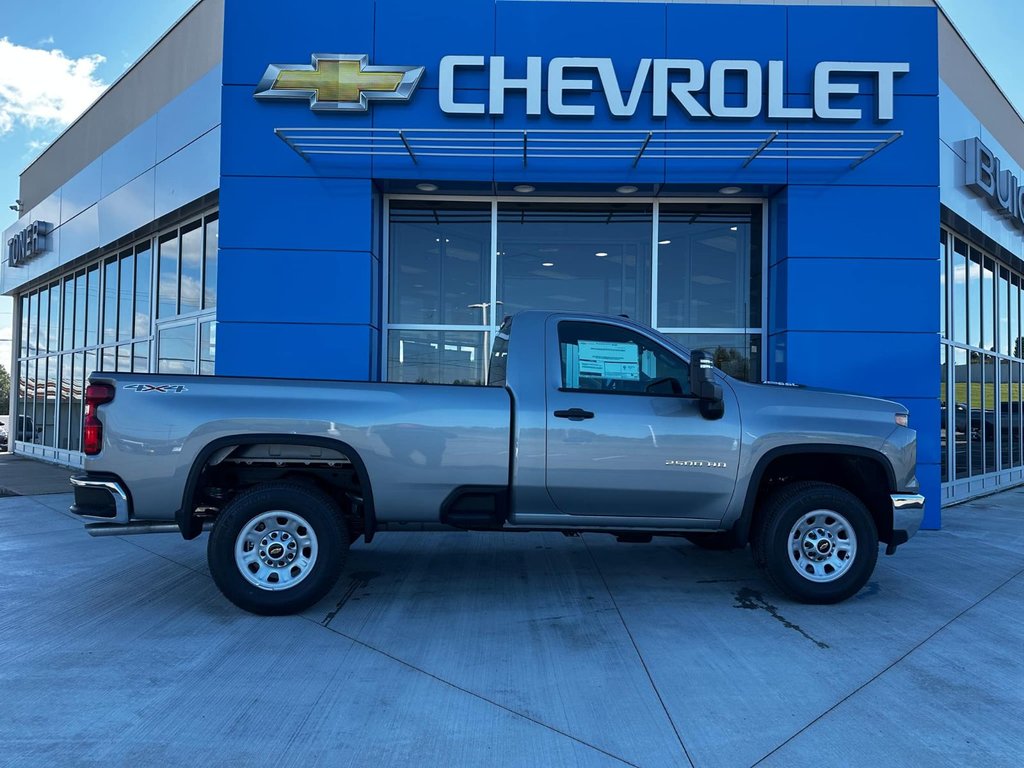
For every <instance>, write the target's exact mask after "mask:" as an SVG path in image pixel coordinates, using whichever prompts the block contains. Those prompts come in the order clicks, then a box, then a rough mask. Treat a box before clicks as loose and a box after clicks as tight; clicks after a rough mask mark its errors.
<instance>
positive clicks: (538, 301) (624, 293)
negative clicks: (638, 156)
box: [495, 203, 653, 323]
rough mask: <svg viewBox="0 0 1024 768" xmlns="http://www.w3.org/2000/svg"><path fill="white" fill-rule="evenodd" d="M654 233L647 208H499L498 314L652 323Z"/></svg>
mask: <svg viewBox="0 0 1024 768" xmlns="http://www.w3.org/2000/svg"><path fill="white" fill-rule="evenodd" d="M652 234H653V224H652V209H651V207H650V206H648V205H624V204H613V205H609V204H600V205H591V204H577V203H574V204H565V205H558V204H545V203H500V204H499V205H498V246H497V250H498V301H499V302H501V304H502V306H501V310H500V311H501V314H503V315H508V314H513V313H515V312H518V311H519V310H522V309H551V310H569V311H583V312H598V313H602V314H607V315H619V314H625V315H628V316H629V317H630V318H632V319H634V320H638V321H640V322H642V323H649V322H650V319H651V318H650V303H651V302H650V285H651V237H652ZM495 314H496V315H497V313H495Z"/></svg>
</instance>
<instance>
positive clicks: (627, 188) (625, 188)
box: [615, 184, 639, 195]
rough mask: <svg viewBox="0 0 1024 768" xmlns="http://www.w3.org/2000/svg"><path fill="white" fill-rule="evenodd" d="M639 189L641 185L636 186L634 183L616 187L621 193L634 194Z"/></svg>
mask: <svg viewBox="0 0 1024 768" xmlns="http://www.w3.org/2000/svg"><path fill="white" fill-rule="evenodd" d="M637 189H639V187H634V186H633V185H632V184H623V185H622V186H621V187H616V188H615V191H616V192H618V193H619V194H620V195H632V194H633V193H634V192H636V191H637Z"/></svg>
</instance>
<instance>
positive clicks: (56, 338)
mask: <svg viewBox="0 0 1024 768" xmlns="http://www.w3.org/2000/svg"><path fill="white" fill-rule="evenodd" d="M48 349H49V351H50V352H59V351H60V283H53V284H52V285H51V286H50V341H49V346H48Z"/></svg>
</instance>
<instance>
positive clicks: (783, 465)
mask: <svg viewBox="0 0 1024 768" xmlns="http://www.w3.org/2000/svg"><path fill="white" fill-rule="evenodd" d="M787 473H788V477H787ZM780 477H782V478H787V481H789V482H792V481H799V480H817V481H820V482H824V483H832V484H834V485H838V486H839V487H841V488H844V489H846V490H847V491H849V492H850V493H852V494H853V495H854V496H856V497H857V498H858V499H860V500H861V501H862V502H863V503H864V505H865V506H866V507H867V508H868V511H869V512H870V513H871V516H872V518H873V519H874V521H875V526H876V527H877V529H878V537H879V540H880V541H883V542H888V541H889V539H891V538H892V507H891V503H892V502H891V500H890V498H889V494H891V493H895V492H896V473H895V472H894V471H893V468H892V464H890V463H889V460H888V459H887V458H886V457H885V454H883V453H882V452H881V451H877V450H874V449H872V448H865V447H861V446H855V445H842V444H823V445H790V446H781V447H779V448H773V449H772V450H770V451H767V452H766V453H765V454H764V455H763V456H762V457H761V458H760V459H759V460H758V462H757V464H756V466H755V467H754V471H753V472H751V475H750V482H749V483H748V485H747V495H746V499H745V500H744V502H743V510H742V512H741V514H740V517H739V520H737V522H736V524H735V525H734V526H733V533H734V536H735V538H736V540H737V541H738V542H740V543H741V544H746V543H747V542H749V541H750V537H751V531H752V530H755V528H754V523H755V520H756V518H757V515H758V510H759V509H760V508H761V507H762V506H763V504H764V500H765V497H766V496H767V494H768V493H770V492H771V488H772V487H773V484H774V483H775V482H776V481H778V480H779V478H780ZM858 479H859V480H863V481H867V483H866V484H865V483H858V482H855V480H858ZM872 480H874V481H876V483H877V481H881V487H878V485H877V484H876V485H874V486H872V485H871V482H870V481H872Z"/></svg>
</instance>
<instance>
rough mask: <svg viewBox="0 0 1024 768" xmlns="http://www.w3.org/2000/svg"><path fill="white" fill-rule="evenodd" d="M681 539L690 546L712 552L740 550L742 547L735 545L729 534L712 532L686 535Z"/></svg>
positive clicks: (734, 539)
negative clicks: (693, 545)
mask: <svg viewBox="0 0 1024 768" xmlns="http://www.w3.org/2000/svg"><path fill="white" fill-rule="evenodd" d="M683 538H685V539H686V540H687V541H689V542H690V543H691V544H695V545H696V546H698V547H700V548H701V549H707V550H710V551H713V552H725V551H727V550H730V549H742V546H741V545H739V544H737V543H736V537H735V536H733V535H732V533H730V532H724V533H723V532H721V531H714V532H710V531H709V532H708V533H704V532H703V531H702V532H700V533H686V534H683Z"/></svg>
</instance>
